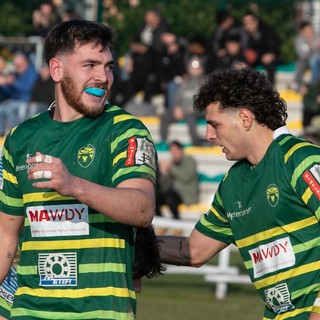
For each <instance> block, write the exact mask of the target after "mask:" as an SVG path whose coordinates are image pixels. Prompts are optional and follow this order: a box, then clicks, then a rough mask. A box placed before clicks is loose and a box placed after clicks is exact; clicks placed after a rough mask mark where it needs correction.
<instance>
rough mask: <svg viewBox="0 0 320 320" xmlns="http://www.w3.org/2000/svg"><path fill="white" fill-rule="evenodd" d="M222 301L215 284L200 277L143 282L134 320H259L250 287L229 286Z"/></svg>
mask: <svg viewBox="0 0 320 320" xmlns="http://www.w3.org/2000/svg"><path fill="white" fill-rule="evenodd" d="M228 289H229V290H228V295H227V297H226V298H225V299H224V300H217V299H216V297H215V284H213V283H208V282H205V281H204V280H203V276H199V275H169V274H168V275H164V276H160V277H159V278H156V279H150V280H149V279H145V280H143V286H142V292H141V293H139V294H138V297H137V299H138V311H137V320H164V319H165V320H225V319H228V320H261V319H262V318H263V309H264V306H263V302H262V300H261V298H260V297H259V296H258V294H257V292H256V291H255V289H254V288H253V286H252V285H236V284H232V285H230V286H229V287H228Z"/></svg>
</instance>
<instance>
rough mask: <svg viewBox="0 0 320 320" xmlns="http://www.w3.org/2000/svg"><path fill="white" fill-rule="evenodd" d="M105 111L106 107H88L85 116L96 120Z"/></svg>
mask: <svg viewBox="0 0 320 320" xmlns="http://www.w3.org/2000/svg"><path fill="white" fill-rule="evenodd" d="M103 111H104V105H95V106H88V107H87V108H86V110H85V111H84V116H86V117H88V118H96V117H98V116H99V115H100V114H102V113H103Z"/></svg>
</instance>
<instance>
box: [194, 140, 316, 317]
mask: <svg viewBox="0 0 320 320" xmlns="http://www.w3.org/2000/svg"><path fill="white" fill-rule="evenodd" d="M319 218H320V148H319V147H318V146H315V145H313V144H311V143H310V142H307V141H304V140H302V139H299V138H296V137H293V136H292V135H289V134H284V135H280V136H279V137H277V138H276V139H275V140H274V141H273V143H272V144H271V146H270V147H269V149H268V151H267V153H266V155H265V156H264V158H263V159H262V161H261V162H260V163H259V164H258V165H257V166H256V167H254V168H253V167H251V166H250V164H249V163H248V162H247V161H245V160H242V161H239V162H237V163H236V164H234V165H233V167H232V168H231V169H230V170H229V172H228V173H227V174H226V176H225V177H224V179H223V181H222V183H221V185H220V186H219V188H218V191H217V193H216V194H215V197H214V200H213V202H212V206H211V208H210V210H209V211H208V213H207V214H205V215H204V216H203V217H202V219H201V220H200V221H199V222H198V224H197V226H196V228H197V230H198V231H200V232H202V233H203V234H205V235H207V236H209V237H212V238H215V239H218V240H220V241H223V242H226V243H234V244H236V246H237V247H238V248H239V251H240V254H241V256H242V258H243V261H244V264H245V267H246V269H247V271H248V273H249V275H250V278H251V280H252V283H253V285H254V286H255V287H256V289H257V290H258V292H259V294H260V295H261V297H262V299H263V300H264V302H265V304H266V311H265V318H264V319H265V320H267V319H279V320H280V319H281V320H284V319H290V320H293V319H296V320H303V319H306V320H307V319H309V313H310V311H311V310H312V308H313V304H314V301H315V299H316V297H317V293H318V292H319V290H320V259H319V247H320V225H319Z"/></svg>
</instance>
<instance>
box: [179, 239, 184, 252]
mask: <svg viewBox="0 0 320 320" xmlns="http://www.w3.org/2000/svg"><path fill="white" fill-rule="evenodd" d="M182 243H183V240H180V242H179V251H182V249H183V245H182Z"/></svg>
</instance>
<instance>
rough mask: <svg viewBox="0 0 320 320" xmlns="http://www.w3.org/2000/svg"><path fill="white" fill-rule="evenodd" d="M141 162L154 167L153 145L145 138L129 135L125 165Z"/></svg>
mask: <svg viewBox="0 0 320 320" xmlns="http://www.w3.org/2000/svg"><path fill="white" fill-rule="evenodd" d="M141 164H147V165H149V166H150V167H152V168H153V169H155V168H156V163H155V149H154V145H153V144H152V143H151V142H150V141H148V140H147V139H146V138H137V137H131V138H130V139H129V140H128V149H127V160H126V167H131V166H134V165H141Z"/></svg>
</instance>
